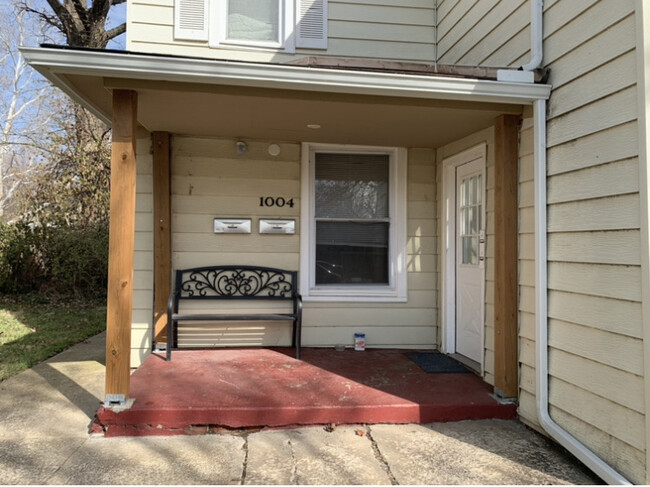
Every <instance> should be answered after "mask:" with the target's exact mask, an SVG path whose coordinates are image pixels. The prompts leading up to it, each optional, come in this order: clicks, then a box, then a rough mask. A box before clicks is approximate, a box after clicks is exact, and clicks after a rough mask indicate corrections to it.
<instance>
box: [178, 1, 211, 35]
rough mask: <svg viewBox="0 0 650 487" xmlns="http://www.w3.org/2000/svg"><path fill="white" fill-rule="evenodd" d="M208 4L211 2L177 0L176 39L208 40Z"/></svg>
mask: <svg viewBox="0 0 650 487" xmlns="http://www.w3.org/2000/svg"><path fill="white" fill-rule="evenodd" d="M208 2H209V0H175V2H174V38H175V39H181V40H189V41H207V40H208Z"/></svg>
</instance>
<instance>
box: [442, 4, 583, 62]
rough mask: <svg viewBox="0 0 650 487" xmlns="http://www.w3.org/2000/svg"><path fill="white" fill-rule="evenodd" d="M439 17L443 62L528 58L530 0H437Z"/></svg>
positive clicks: (497, 60)
mask: <svg viewBox="0 0 650 487" xmlns="http://www.w3.org/2000/svg"><path fill="white" fill-rule="evenodd" d="M572 1H573V0H572ZM546 3H548V2H546ZM564 3H571V2H564ZM437 19H438V28H437V58H438V62H439V63H441V64H461V65H470V66H479V65H481V66H500V67H505V66H519V65H521V64H524V63H526V62H527V57H528V52H529V48H530V27H529V25H530V4H529V0H481V1H480V2H477V1H475V0H438V9H437Z"/></svg>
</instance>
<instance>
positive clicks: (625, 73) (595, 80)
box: [548, 51, 636, 118]
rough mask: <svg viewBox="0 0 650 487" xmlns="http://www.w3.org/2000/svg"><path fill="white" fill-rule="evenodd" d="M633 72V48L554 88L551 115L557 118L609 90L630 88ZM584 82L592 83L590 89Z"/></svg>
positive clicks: (634, 57) (634, 67)
mask: <svg viewBox="0 0 650 487" xmlns="http://www.w3.org/2000/svg"><path fill="white" fill-rule="evenodd" d="M631 73H636V54H635V52H634V51H630V52H628V53H626V54H624V55H623V56H620V57H618V58H615V59H614V60H613V61H611V62H609V63H607V64H605V65H603V66H601V67H599V68H596V69H594V70H593V71H591V72H589V73H587V74H586V75H585V76H583V77H582V78H580V79H578V80H576V81H574V82H572V83H568V84H566V85H564V86H562V87H558V88H555V89H554V90H553V95H552V96H551V98H550V100H549V104H548V117H549V118H555V117H557V116H559V115H562V114H564V113H567V112H570V111H571V110H574V109H577V108H579V107H581V106H583V105H587V104H589V103H591V102H593V101H596V100H598V99H600V98H604V97H605V96H607V95H609V94H610V93H615V92H617V91H620V90H623V89H625V88H629V87H630V86H632V85H633V84H634V81H635V80H634V78H633V77H632V76H630V74H631ZM585 85H589V86H590V89H589V90H585V89H584V86H585Z"/></svg>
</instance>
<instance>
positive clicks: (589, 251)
mask: <svg viewBox="0 0 650 487" xmlns="http://www.w3.org/2000/svg"><path fill="white" fill-rule="evenodd" d="M640 244H641V237H640V235H639V232H638V231H637V230H627V231H612V232H574V233H552V234H549V236H548V259H549V260H550V261H562V262H585V263H593V264H622V265H640V263H641V261H640V258H641V254H640Z"/></svg>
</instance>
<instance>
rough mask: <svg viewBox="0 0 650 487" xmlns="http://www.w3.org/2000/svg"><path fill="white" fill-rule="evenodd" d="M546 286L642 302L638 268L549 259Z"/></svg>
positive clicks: (639, 269) (639, 270)
mask: <svg viewBox="0 0 650 487" xmlns="http://www.w3.org/2000/svg"><path fill="white" fill-rule="evenodd" d="M548 285H549V288H550V289H554V290H558V291H569V292H580V293H584V294H588V295H591V296H602V297H605V298H614V299H622V300H628V301H637V302H640V301H641V268H640V267H638V266H621V265H605V264H575V263H569V262H550V263H549V265H548Z"/></svg>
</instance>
